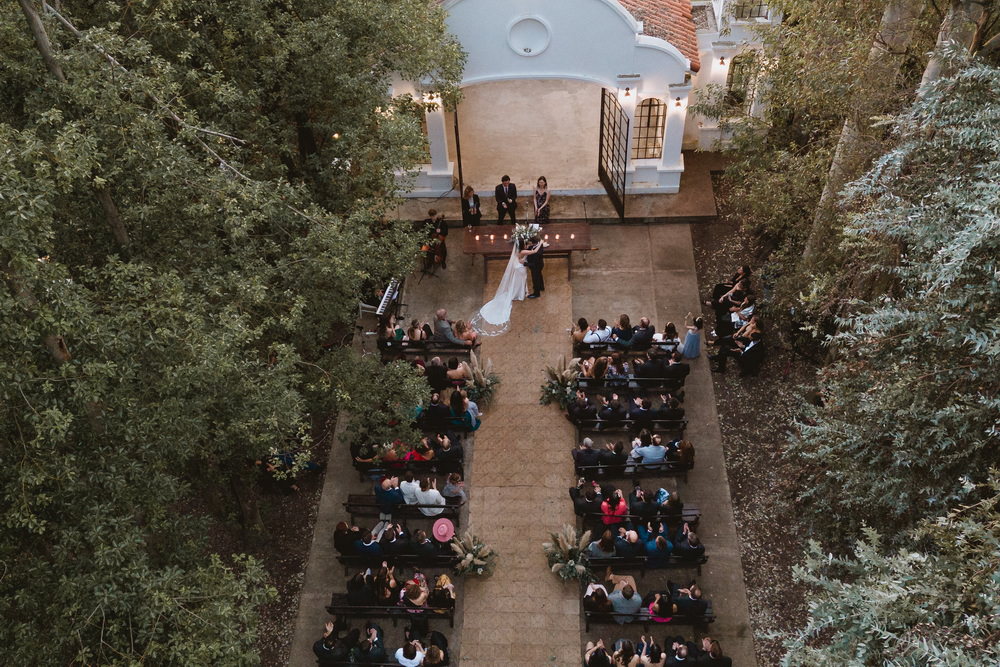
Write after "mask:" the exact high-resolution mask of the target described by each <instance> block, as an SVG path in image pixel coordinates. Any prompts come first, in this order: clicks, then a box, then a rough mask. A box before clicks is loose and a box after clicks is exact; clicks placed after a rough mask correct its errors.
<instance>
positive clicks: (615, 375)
mask: <svg viewBox="0 0 1000 667" xmlns="http://www.w3.org/2000/svg"><path fill="white" fill-rule="evenodd" d="M631 377H632V368H631V367H630V366H629V364H628V362H627V361H625V359H624V357H623V356H622V353H621V352H614V353H612V354H611V357H610V358H609V359H608V368H607V370H606V371H605V372H604V380H605V384H606V385H607V386H608V387H622V388H624V387H627V386H628V381H629V378H631Z"/></svg>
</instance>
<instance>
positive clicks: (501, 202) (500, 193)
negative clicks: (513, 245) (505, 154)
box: [493, 174, 517, 224]
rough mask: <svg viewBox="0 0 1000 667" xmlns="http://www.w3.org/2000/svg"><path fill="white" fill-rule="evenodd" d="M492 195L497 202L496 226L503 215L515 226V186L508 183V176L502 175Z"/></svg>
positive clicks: (501, 220)
mask: <svg viewBox="0 0 1000 667" xmlns="http://www.w3.org/2000/svg"><path fill="white" fill-rule="evenodd" d="M493 194H494V197H495V198H496V200H497V224H500V223H501V222H503V218H504V216H505V215H509V216H510V221H511V223H512V224H517V186H516V185H514V184H513V183H511V182H510V176H508V175H507V174H504V175H503V176H502V177H501V178H500V185H498V186H496V188H495V189H494V193H493Z"/></svg>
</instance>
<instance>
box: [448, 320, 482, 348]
mask: <svg viewBox="0 0 1000 667" xmlns="http://www.w3.org/2000/svg"><path fill="white" fill-rule="evenodd" d="M454 329H455V337H456V338H458V339H459V340H462V341H465V342H467V343H469V344H471V345H475V344H476V337H477V335H478V334H476V330H475V329H473V328H472V327H470V326H469V325H468V323H466V321H465V320H458V321H456V322H455V327H454Z"/></svg>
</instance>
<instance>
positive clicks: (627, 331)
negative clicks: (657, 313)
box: [611, 313, 635, 346]
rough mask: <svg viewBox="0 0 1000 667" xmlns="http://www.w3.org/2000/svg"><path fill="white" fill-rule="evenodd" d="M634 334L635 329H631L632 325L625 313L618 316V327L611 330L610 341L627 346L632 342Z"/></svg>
mask: <svg viewBox="0 0 1000 667" xmlns="http://www.w3.org/2000/svg"><path fill="white" fill-rule="evenodd" d="M634 334H635V329H633V328H632V323H631V322H630V321H629V319H628V315H626V314H625V313H622V314H621V315H619V316H618V325H617V326H615V327H613V328H612V329H611V339H612V340H616V341H618V342H619V343H621V344H623V345H626V346H627V345H628V344H629V343H631V342H632V336H633V335H634Z"/></svg>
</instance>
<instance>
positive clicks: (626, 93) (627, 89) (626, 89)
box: [625, 87, 632, 97]
mask: <svg viewBox="0 0 1000 667" xmlns="http://www.w3.org/2000/svg"><path fill="white" fill-rule="evenodd" d="M630 90H632V89H631V88H628V87H626V88H625V97H629V96H631V95H632V93H630V92H629V91H630Z"/></svg>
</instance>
